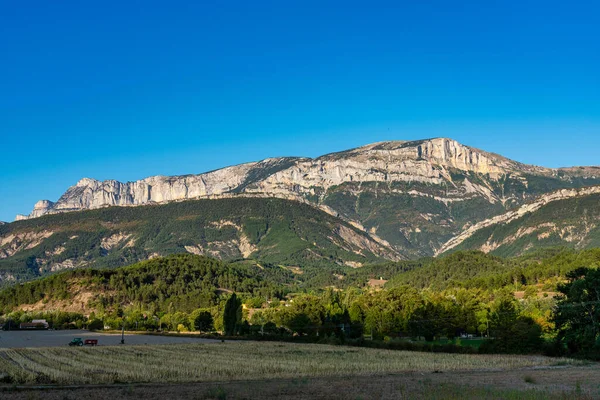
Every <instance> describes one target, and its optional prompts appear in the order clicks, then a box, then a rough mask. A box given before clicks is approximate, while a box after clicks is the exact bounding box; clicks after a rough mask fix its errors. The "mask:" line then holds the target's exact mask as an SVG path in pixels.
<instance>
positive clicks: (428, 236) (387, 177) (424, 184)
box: [17, 138, 600, 258]
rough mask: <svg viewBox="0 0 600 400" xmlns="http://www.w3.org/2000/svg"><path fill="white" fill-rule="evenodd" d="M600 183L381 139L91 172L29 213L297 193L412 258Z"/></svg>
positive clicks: (451, 147)
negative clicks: (144, 169)
mask: <svg viewBox="0 0 600 400" xmlns="http://www.w3.org/2000/svg"><path fill="white" fill-rule="evenodd" d="M592 185H600V168H597V167H574V168H561V169H552V168H544V167H538V166H532V165H526V164H522V163H519V162H516V161H513V160H510V159H508V158H505V157H502V156H500V155H497V154H494V153H489V152H486V151H482V150H479V149H476V148H472V147H469V146H465V145H463V144H461V143H458V142H457V141H454V140H452V139H448V138H435V139H426V140H418V141H390V142H380V143H374V144H370V145H366V146H362V147H358V148H355V149H351V150H346V151H342V152H337V153H331V154H326V155H323V156H321V157H318V158H314V159H311V158H294V157H287V158H269V159H266V160H263V161H259V162H250V163H246V164H240V165H236V166H231V167H226V168H222V169H219V170H215V171H211V172H207V173H203V174H198V175H182V176H154V177H150V178H146V179H142V180H139V181H135V182H127V183H122V182H118V181H115V180H107V181H104V182H101V181H98V180H95V179H90V178H84V179H81V180H80V181H79V182H77V184H76V185H74V186H72V187H70V188H69V189H68V190H67V191H66V192H65V193H64V194H63V195H62V196H61V197H60V199H58V200H57V201H56V202H51V201H48V200H42V201H39V202H38V203H36V205H35V207H34V209H33V211H32V212H31V214H29V215H28V216H18V217H17V219H18V220H20V219H29V218H35V217H40V216H43V215H46V214H57V213H63V212H68V211H82V210H89V209H98V208H103V207H109V206H140V205H147V204H158V203H169V202H174V201H183V200H191V199H224V198H232V197H253V198H273V197H275V198H281V199H286V200H295V201H296V202H302V203H305V204H308V205H311V206H313V207H316V208H319V209H321V210H322V211H326V212H327V213H329V214H330V215H332V216H333V217H336V218H339V219H341V220H343V221H344V222H345V223H350V224H352V225H353V226H354V227H356V228H357V229H359V230H361V231H363V232H364V233H365V234H367V235H369V236H370V237H371V238H372V239H373V240H375V241H377V242H379V243H382V244H383V245H384V246H385V247H386V248H390V249H393V251H394V252H396V253H397V254H400V255H402V256H403V257H409V258H414V257H420V256H431V255H434V254H436V253H438V252H439V251H443V250H445V249H447V248H448V246H445V244H446V243H447V242H448V241H450V240H452V239H453V238H454V237H456V236H458V235H460V233H461V232H463V231H465V230H468V229H470V228H471V227H472V226H474V225H475V224H477V223H479V222H481V221H484V220H486V219H489V218H493V217H494V216H497V215H501V214H503V213H506V212H508V211H510V210H511V209H515V208H517V207H520V206H522V205H524V204H526V203H529V202H532V201H535V200H536V199H537V198H538V197H540V196H542V195H545V194H548V193H551V192H553V191H556V190H560V189H573V188H580V187H585V186H592Z"/></svg>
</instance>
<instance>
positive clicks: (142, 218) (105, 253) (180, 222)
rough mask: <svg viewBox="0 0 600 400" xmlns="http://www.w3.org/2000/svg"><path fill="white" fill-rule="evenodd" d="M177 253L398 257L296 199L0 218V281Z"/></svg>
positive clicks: (285, 258) (330, 263)
mask: <svg viewBox="0 0 600 400" xmlns="http://www.w3.org/2000/svg"><path fill="white" fill-rule="evenodd" d="M177 253H193V254H204V255H208V256H211V257H216V258H219V259H223V260H235V259H254V260H257V261H259V262H263V263H271V264H278V265H283V266H287V267H298V266H300V267H302V268H310V267H335V266H338V265H352V266H361V265H363V264H366V263H370V262H375V261H378V260H379V261H380V260H385V259H390V258H392V259H398V258H399V255H398V254H397V253H396V252H395V251H393V250H392V249H391V248H389V247H388V246H386V245H385V244H380V243H378V242H377V241H375V240H374V239H373V238H372V237H370V236H369V235H368V234H367V233H365V232H362V231H361V230H359V229H357V228H355V227H353V226H351V225H349V224H348V223H346V222H344V221H342V220H340V219H338V218H336V217H334V216H331V215H329V214H327V213H325V212H323V211H321V210H318V209H316V208H314V207H312V206H309V205H306V204H302V203H299V202H294V201H287V200H281V199H262V198H261V199H255V198H233V199H219V200H195V201H186V202H178V203H170V204H164V205H147V206H143V207H110V208H104V209H98V210H89V211H83V212H73V213H64V214H54V215H46V216H43V217H40V218H36V219H31V220H24V221H18V222H15V223H12V224H7V225H2V226H0V284H4V285H6V284H11V283H14V282H17V281H23V280H28V279H32V278H35V277H38V276H43V275H46V274H48V273H52V272H56V271H60V270H64V269H72V268H77V267H118V266H123V265H128V264H132V263H134V262H137V261H141V260H146V259H149V258H152V257H157V256H166V255H169V254H177Z"/></svg>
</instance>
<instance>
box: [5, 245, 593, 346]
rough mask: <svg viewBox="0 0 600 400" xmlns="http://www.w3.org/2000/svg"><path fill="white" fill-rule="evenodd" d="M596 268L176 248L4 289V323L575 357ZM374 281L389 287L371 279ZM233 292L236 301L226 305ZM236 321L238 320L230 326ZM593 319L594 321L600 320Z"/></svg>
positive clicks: (552, 261)
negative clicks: (268, 259)
mask: <svg viewBox="0 0 600 400" xmlns="http://www.w3.org/2000/svg"><path fill="white" fill-rule="evenodd" d="M599 266H600V250H586V251H580V252H577V251H573V250H569V249H549V250H546V251H539V252H536V253H533V254H531V255H529V256H527V257H519V258H513V259H502V258H499V257H495V256H491V255H486V254H483V253H481V252H474V251H468V252H457V253H454V254H451V255H449V256H446V257H442V258H439V259H429V258H426V259H422V260H419V261H403V262H396V263H384V264H375V265H371V266H366V267H363V268H359V269H349V268H348V269H345V268H340V269H339V270H334V271H323V270H322V269H318V268H314V269H311V268H307V269H305V270H303V271H302V273H298V272H293V271H291V270H289V269H287V268H283V267H281V266H277V265H272V264H258V263H256V262H251V261H247V260H246V261H238V262H232V263H226V262H222V261H218V260H215V259H211V258H208V257H203V256H195V255H189V254H179V255H173V256H169V257H165V258H156V259H152V260H149V261H144V262H141V263H137V264H135V265H132V266H129V267H122V268H117V269H76V270H72V271H68V272H63V273H59V274H56V275H53V276H50V277H46V278H42V279H38V280H35V281H32V282H28V283H25V284H18V285H15V286H13V287H10V288H7V289H5V290H3V291H2V292H0V307H1V310H2V311H3V314H4V320H5V321H12V322H13V323H15V322H19V321H20V322H24V321H30V320H31V319H34V318H41V317H43V318H46V319H48V320H50V321H51V322H54V323H55V325H56V326H59V327H69V326H78V327H84V326H93V327H96V328H102V327H108V328H112V329H119V328H120V327H122V326H125V327H126V328H127V329H147V330H158V329H162V330H165V329H166V330H171V331H179V332H186V331H190V330H200V331H205V332H210V331H226V332H228V333H229V334H244V335H248V334H250V335H252V334H254V335H257V334H259V333H260V334H261V335H265V332H267V334H268V335H292V337H301V338H302V337H304V338H311V337H312V338H315V339H318V340H325V338H330V339H331V338H333V339H332V340H340V338H343V340H363V339H362V338H363V337H364V335H367V336H368V337H371V338H373V339H375V341H376V342H378V341H377V339H379V340H380V341H381V342H382V343H387V344H388V345H390V346H400V347H402V346H406V342H405V340H406V339H407V338H410V339H412V340H417V339H419V338H420V339H421V340H424V343H433V342H434V341H440V340H445V341H452V343H454V344H453V345H452V346H453V347H452V346H451V347H445V349H446V350H452V351H472V347H471V346H467V347H468V348H465V347H464V346H457V345H456V343H459V342H460V340H456V338H461V337H462V338H467V337H479V338H487V339H489V340H485V341H484V342H483V344H481V347H479V350H480V351H489V352H523V353H529V352H546V353H551V354H563V353H564V352H565V351H570V352H572V353H573V354H578V353H581V351H582V350H581V349H583V348H585V349H587V351H591V350H590V349H595V350H594V351H596V350H598V349H596V347H595V346H596V344H595V342H594V340H596V338H598V337H599V336H598V335H600V333H597V334H595V333H593V332H592V333H589V332H588V331H586V332H587V333H586V335H587V336H585V337H586V338H587V339H586V340H584V341H583V342H582V341H581V340H579V339H577V338H578V337H579V336H577V335H573V334H572V332H570V329H571V327H573V326H575V324H573V323H571V322H569V321H570V320H572V319H574V318H577V316H578V315H580V314H581V313H580V312H578V311H577V308H573V307H574V306H573V305H572V303H569V301H571V299H580V298H582V296H583V297H584V298H585V299H587V300H585V301H587V302H588V303H589V302H590V301H591V303H589V304H588V305H589V306H590V307H591V312H592V315H594V314H593V313H597V312H600V304H598V301H596V302H595V303H594V301H593V293H592V290H591V289H589V288H586V289H585V290H583V291H582V289H578V288H580V286H581V283H580V282H582V281H585V278H586V275H587V276H589V278H588V279H592V278H594V277H595V275H593V274H594V273H596V271H598V267H599ZM583 267H585V268H587V269H582V268H583ZM582 271H583V272H582ZM382 278H383V279H382ZM594 279H596V278H594ZM372 280H376V281H377V282H379V283H385V286H384V287H383V288H381V287H380V286H379V285H376V286H373V285H372ZM588 286H590V284H589V283H588ZM599 287H600V286H599ZM577 290H579V291H580V292H582V293H583V294H577V293H578V292H577ZM595 290H597V288H596V289H595ZM82 293H87V294H89V296H87V297H86V299H87V300H86V304H82V311H81V312H79V313H78V312H72V313H70V314H69V313H65V312H62V311H60V310H59V307H58V305H59V304H61V303H60V302H61V301H63V302H64V301H66V302H74V301H79V299H80V298H81V297H78V296H80V295H81V294H82ZM233 294H236V295H237V297H235V302H234V303H235V304H237V302H239V306H236V305H235V304H234V305H233V306H232V305H231V301H232V296H233ZM586 296H587V297H586ZM590 296H592V297H590ZM590 299H591V300H590ZM578 301H579V300H578ZM228 302H229V305H228ZM565 304H567V306H566V307H565ZM26 305H38V307H37V308H35V307H34V308H33V309H37V310H38V311H24V308H27V307H24V306H26ZM40 305H41V307H39V306H40ZM561 306H562V307H563V308H562V309H561ZM236 307H237V308H239V318H238V317H235V316H234V317H231V315H232V314H231V313H232V311H230V312H229V316H227V313H228V312H227V310H228V309H232V308H233V310H234V311H235V310H236V309H237V308H236ZM577 307H579V306H577ZM560 310H562V312H561V311H560ZM569 310H570V312H569ZM573 310H574V311H573ZM242 311H243V312H242ZM587 311H590V310H587ZM237 314H238V313H237V312H236V313H235V315H237ZM232 318H233V319H235V321H234V323H231V322H230V323H229V325H227V322H226V321H232ZM594 318H598V317H593V318H592V321H591V322H592V323H597V321H596V320H595V319H594ZM594 321H595V322H594ZM584 324H585V322H584ZM592 326H594V325H593V324H592ZM265 330H266V331H265ZM399 340H400V342H398V341H399ZM557 341H559V342H560V345H556V343H557ZM373 343H374V342H371V344H370V345H373ZM394 343H395V344H394ZM399 343H403V344H401V345H400V344H399ZM430 346H433V344H430ZM459 348H460V350H457V349H459ZM561 349H562V350H561ZM590 354H596V353H593V352H591V353H590ZM599 354H600V353H599Z"/></svg>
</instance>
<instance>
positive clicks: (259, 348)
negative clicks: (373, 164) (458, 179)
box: [0, 342, 575, 385]
mask: <svg viewBox="0 0 600 400" xmlns="http://www.w3.org/2000/svg"><path fill="white" fill-rule="evenodd" d="M557 362H559V363H561V364H563V365H569V364H575V362H574V361H571V360H564V359H563V360H558V359H551V358H546V357H532V356H511V355H507V356H503V355H463V354H444V353H415V352H406V351H391V350H378V349H366V348H353V347H340V346H324V345H312V344H290V343H256V342H236V343H214V344H176V345H153V346H122V347H120V346H99V347H92V348H68V347H64V348H58V347H56V348H26V349H7V350H0V374H1V376H2V378H1V379H2V380H3V381H4V382H6V383H16V384H63V385H64V384H112V383H126V382H164V383H174V382H206V381H234V380H254V379H265V378H267V377H268V378H299V377H326V376H343V375H352V376H361V375H377V374H393V373H402V372H409V371H419V372H426V373H433V372H439V373H444V372H450V371H494V370H514V369H520V368H527V367H536V368H540V367H549V366H552V365H556V364H557Z"/></svg>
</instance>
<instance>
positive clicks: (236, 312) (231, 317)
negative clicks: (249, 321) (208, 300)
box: [223, 293, 242, 335]
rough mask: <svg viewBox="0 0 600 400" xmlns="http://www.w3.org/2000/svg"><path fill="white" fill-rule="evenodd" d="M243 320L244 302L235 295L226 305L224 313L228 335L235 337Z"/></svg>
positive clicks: (224, 322)
mask: <svg viewBox="0 0 600 400" xmlns="http://www.w3.org/2000/svg"><path fill="white" fill-rule="evenodd" d="M241 320H242V302H241V300H240V299H238V298H237V296H236V294H235V293H233V294H232V295H231V297H230V298H229V299H228V300H227V303H225V310H224V311H223V325H224V329H225V334H226V335H234V334H235V331H236V327H237V325H238V323H239V322H241Z"/></svg>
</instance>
